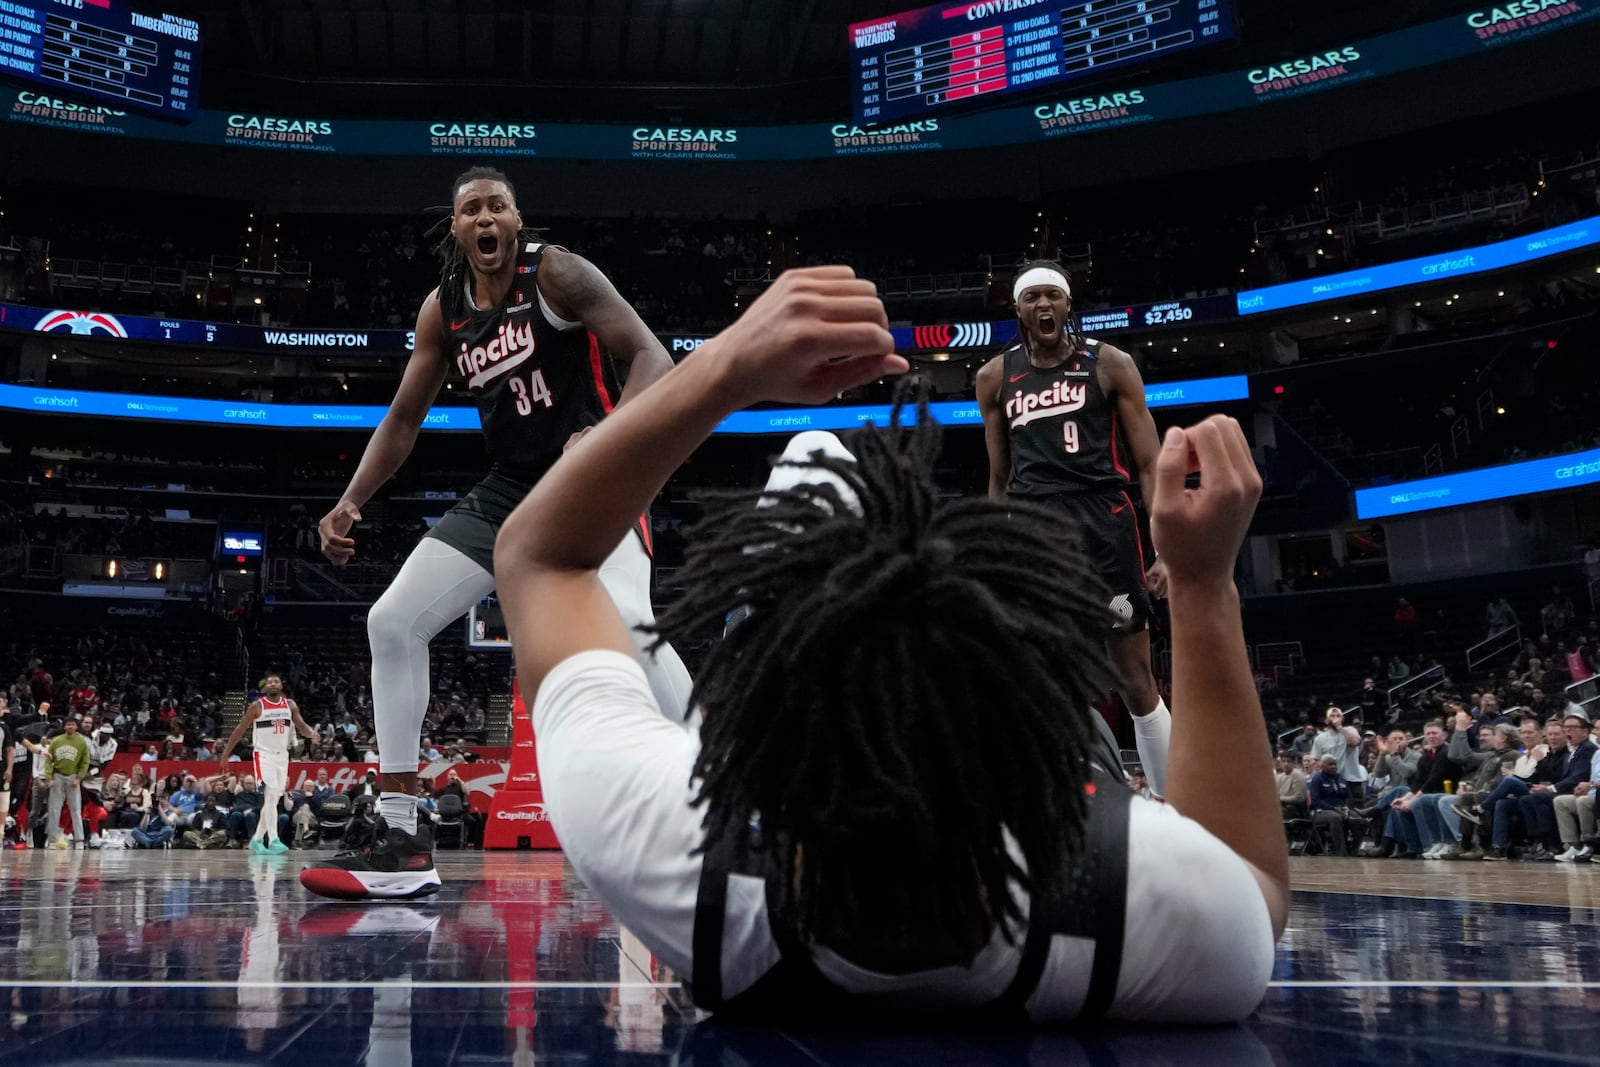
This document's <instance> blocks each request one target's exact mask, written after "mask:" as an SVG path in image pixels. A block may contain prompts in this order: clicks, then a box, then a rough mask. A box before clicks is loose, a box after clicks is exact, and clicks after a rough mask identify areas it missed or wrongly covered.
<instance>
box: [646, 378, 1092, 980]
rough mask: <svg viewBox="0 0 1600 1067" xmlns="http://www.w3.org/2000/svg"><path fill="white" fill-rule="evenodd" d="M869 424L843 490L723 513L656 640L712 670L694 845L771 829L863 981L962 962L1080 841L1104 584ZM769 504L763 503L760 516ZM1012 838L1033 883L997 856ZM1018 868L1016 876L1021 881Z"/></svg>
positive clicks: (1036, 522)
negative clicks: (942, 481) (726, 624)
mask: <svg viewBox="0 0 1600 1067" xmlns="http://www.w3.org/2000/svg"><path fill="white" fill-rule="evenodd" d="M903 403H904V396H903V394H902V397H901V399H900V400H899V401H897V403H896V406H895V413H894V416H893V418H892V427H894V428H890V429H882V430H880V429H875V428H870V427H869V428H868V429H867V430H865V431H863V432H862V433H861V435H860V436H859V438H858V439H856V440H855V441H853V442H852V445H853V449H854V451H855V455H856V457H857V461H856V462H855V463H850V462H848V461H841V460H837V459H833V458H829V457H826V456H823V455H822V454H820V453H818V454H815V455H814V457H813V458H814V463H815V465H816V466H818V467H821V468H824V469H826V470H829V471H832V472H833V473H834V474H836V475H838V477H839V478H841V479H843V481H844V482H845V483H846V484H848V485H849V486H850V487H851V488H852V489H853V490H854V492H855V494H856V497H857V498H858V500H859V508H860V510H859V513H858V512H857V511H856V510H854V509H853V508H852V507H851V505H850V504H849V503H848V502H847V499H846V498H842V497H841V495H840V493H839V491H838V490H837V488H836V487H835V486H832V485H827V484H814V485H813V484H808V485H800V486H798V487H796V488H794V489H792V490H789V491H785V492H781V493H760V494H755V495H754V496H752V495H750V494H740V495H738V496H733V495H729V494H722V495H721V496H720V497H718V498H717V499H716V500H715V501H714V502H713V503H712V504H711V506H710V507H709V508H708V513H707V515H706V518H705V520H704V521H703V523H702V524H701V527H700V530H701V533H700V536H698V537H697V538H695V539H694V540H693V542H692V544H691V548H690V550H689V553H688V559H687V562H686V565H685V569H684V572H683V573H684V578H685V584H686V587H687V590H688V592H687V593H686V594H685V596H684V597H683V598H682V599H681V600H679V601H678V602H677V603H675V604H674V605H672V606H671V607H670V608H669V609H667V610H666V611H665V612H664V613H663V614H662V616H661V618H660V621H659V623H658V624H657V627H656V629H657V630H658V631H659V633H660V634H661V635H663V636H664V639H668V640H671V641H672V642H674V643H677V642H681V641H685V640H689V639H693V638H699V637H703V636H704V635H705V634H706V632H707V631H710V630H714V629H719V628H721V627H722V625H723V620H724V618H725V617H726V615H727V613H728V612H730V611H732V610H735V609H737V608H739V607H741V606H745V605H748V606H749V607H750V611H749V613H748V616H747V618H746V619H745V620H744V621H743V622H741V623H740V624H739V625H737V626H735V627H734V628H732V629H731V630H730V631H729V632H728V634H727V636H726V638H725V639H724V640H722V641H721V642H720V643H718V644H717V645H716V646H715V647H714V648H713V649H712V651H711V652H710V654H709V655H708V657H707V659H706V661H705V663H704V666H703V667H702V669H701V671H700V674H699V677H698V679H697V680H696V682H695V688H694V695H693V701H692V703H694V704H695V705H697V706H699V707H701V708H702V709H703V710H704V713H705V724H704V726H703V728H702V730H701V743H702V748H701V753H700V757H699V760H698V762H697V763H696V764H695V768H694V774H695V776H696V777H697V778H699V779H700V791H699V795H698V797H697V799H696V803H704V804H706V806H707V812H706V820H705V828H706V838H705V845H704V849H705V850H706V851H708V852H710V851H712V850H714V849H715V848H716V846H717V844H718V842H720V841H723V840H724V839H726V838H727V837H728V836H729V835H737V834H741V833H743V832H745V831H746V828H747V826H750V825H752V824H753V822H755V823H758V824H759V826H760V840H761V841H762V842H763V847H764V848H765V849H767V850H768V852H769V853H770V855H771V859H772V861H773V863H774V864H775V866H776V870H777V875H778V880H779V883H778V884H779V885H781V886H782V887H784V893H785V895H786V896H787V897H788V899H787V900H785V901H784V905H783V908H782V912H783V914H784V915H785V916H786V918H787V920H788V921H789V922H791V923H793V924H794V927H795V928H796V929H797V930H798V931H799V932H800V933H801V934H802V935H803V936H810V937H814V938H815V939H816V940H817V941H819V942H821V943H823V944H827V945H829V946H830V947H832V948H835V949H836V950H839V951H849V950H850V949H855V950H856V951H855V952H854V953H853V954H852V956H851V958H852V959H853V960H855V961H856V962H858V963H860V964H861V965H863V966H869V967H870V966H873V963H874V959H876V960H877V961H878V962H879V963H880V964H882V965H883V966H884V967H885V969H892V968H894V967H896V966H899V967H901V968H902V969H911V968H913V967H915V966H923V965H926V966H936V965H939V964H941V963H942V964H965V963H966V962H968V961H969V960H970V959H971V957H972V955H973V954H974V953H975V952H976V951H977V950H978V949H979V948H981V947H982V945H984V944H985V943H986V942H987V940H988V939H989V938H990V937H992V936H993V932H994V928H995V925H996V924H997V923H999V924H1001V926H1002V929H1003V930H1004V933H1005V936H1006V937H1007V938H1008V939H1010V938H1013V937H1014V935H1015V933H1016V930H1015V928H1014V926H1013V922H1014V921H1017V920H1020V919H1021V915H1020V914H1019V910H1018V908H1017V906H1016V903H1015V901H1014V900H1013V899H1012V894H1011V892H1010V891H1009V889H1008V881H1009V880H1012V879H1014V880H1015V881H1016V882H1018V883H1020V884H1021V885H1022V886H1023V887H1025V888H1026V889H1027V890H1028V891H1029V892H1031V893H1036V894H1050V893H1053V892H1056V891H1058V890H1060V889H1061V888H1062V887H1063V885H1064V880H1065V875H1066V871H1067V868H1068V861H1069V860H1070V858H1071V856H1072V854H1073V853H1074V852H1075V851H1076V850H1078V849H1079V848H1080V847H1081V845H1082V842H1083V835H1084V820H1085V817H1086V806H1085V800H1084V783H1085V782H1086V780H1087V773H1088V772H1087V765H1086V758H1087V754H1088V751H1089V747H1090V744H1091V739H1092V738H1093V736H1094V732H1093V729H1092V727H1091V725H1090V723H1089V721H1088V718H1087V717H1088V716H1089V715H1091V714H1094V712H1093V711H1092V709H1091V707H1090V704H1091V701H1093V700H1094V699H1095V697H1096V696H1097V695H1098V694H1099V693H1101V692H1103V691H1105V690H1107V689H1109V687H1110V677H1111V676H1110V671H1109V667H1108V663H1107V658H1106V656H1107V654H1106V649H1105V642H1104V640H1103V633H1104V629H1105V615H1106V608H1105V604H1106V603H1107V602H1108V601H1109V599H1110V596H1109V592H1108V591H1107V589H1106V587H1105V586H1104V584H1103V583H1102V582H1101V581H1100V579H1099V578H1098V577H1097V576H1096V575H1095V574H1094V573H1093V572H1091V571H1090V570H1088V569H1087V568H1086V567H1085V566H1084V565H1083V562H1082V556H1081V555H1079V554H1078V553H1076V552H1075V551H1073V549H1072V546H1071V544H1070V543H1064V541H1065V535H1064V532H1063V530H1062V527H1061V524H1060V521H1059V519H1058V518H1057V517H1056V516H1055V515H1053V514H1051V513H1049V512H1046V511H1044V510H1042V509H1041V508H1039V507H1037V506H1033V505H1028V504H1022V503H1012V504H1009V505H1000V504H995V503H991V502H989V501H986V500H981V499H974V498H960V499H942V498H941V497H940V495H939V492H938V490H937V489H936V487H935V486H934V483H933V479H932V475H931V470H932V465H933V461H934V458H935V457H936V455H937V454H938V451H939V431H938V428H937V426H936V425H935V424H934V423H933V422H932V420H931V418H930V417H929V415H928V413H927V409H926V403H925V400H922V401H919V403H918V419H917V425H916V427H915V428H914V429H912V430H910V431H909V432H908V431H905V430H901V429H898V426H899V420H900V413H901V409H902V406H903ZM756 499H761V500H762V501H764V502H765V503H766V505H767V506H763V507H759V508H758V507H755V506H753V505H754V503H755V500H756ZM1008 834H1009V835H1010V837H1011V838H1012V839H1014V841H1015V844H1016V846H1017V847H1018V848H1019V850H1020V855H1021V857H1022V860H1023V861H1024V863H1023V864H1019V862H1018V861H1017V859H1016V858H1014V856H1013V854H1012V853H1010V852H1008V850H1007V835H1008ZM1024 864H1025V866H1024Z"/></svg>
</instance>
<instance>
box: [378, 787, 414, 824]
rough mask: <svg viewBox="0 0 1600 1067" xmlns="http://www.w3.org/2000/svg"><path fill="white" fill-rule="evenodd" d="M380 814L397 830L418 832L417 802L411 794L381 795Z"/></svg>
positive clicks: (379, 801)
mask: <svg viewBox="0 0 1600 1067" xmlns="http://www.w3.org/2000/svg"><path fill="white" fill-rule="evenodd" d="M378 814H379V815H382V816H383V821H384V822H386V823H388V824H389V825H390V826H392V827H394V828H395V829H396V830H404V831H405V832H406V833H408V834H414V833H416V832H417V802H416V800H415V799H414V798H413V797H412V796H411V794H410V793H380V794H379V795H378Z"/></svg>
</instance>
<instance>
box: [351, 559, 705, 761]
mask: <svg viewBox="0 0 1600 1067" xmlns="http://www.w3.org/2000/svg"><path fill="white" fill-rule="evenodd" d="M600 581H601V582H602V583H603V584H604V585H605V587H606V591H607V592H609V593H610V594H611V599H612V600H613V601H614V602H615V603H616V605H617V610H618V611H619V612H620V613H621V614H622V619H623V621H624V622H625V623H627V625H628V629H629V632H630V633H631V634H632V635H633V641H634V647H635V648H636V649H637V650H638V653H639V660H640V663H641V664H642V665H643V667H644V669H645V674H646V676H648V677H649V679H650V688H651V691H652V692H654V693H655V697H656V701H657V702H658V703H659V704H660V705H661V713H662V714H663V715H665V716H666V717H667V718H668V719H671V720H672V721H673V722H675V723H679V724H682V723H683V721H684V712H685V709H686V708H687V707H688V705H689V691H690V688H691V682H690V679H689V671H688V668H686V667H685V666H684V665H683V661H682V660H681V659H679V658H678V654H677V652H675V651H674V650H673V648H672V646H671V645H663V646H662V647H661V648H660V649H659V650H657V651H656V652H655V653H654V654H650V655H647V654H646V653H645V646H646V645H647V644H649V642H650V641H651V640H652V638H650V637H649V635H647V634H642V633H639V632H638V631H637V630H636V629H635V627H637V626H638V625H640V624H641V623H650V622H654V621H655V615H654V613H653V612H652V611H651V608H650V558H649V557H648V556H646V555H645V552H644V549H643V547H642V546H640V544H639V539H638V537H637V536H636V535H635V534H633V533H632V532H629V533H628V535H627V536H625V537H624V538H623V539H622V543H621V544H620V545H618V546H617V548H616V551H614V552H612V553H611V555H610V557H609V558H607V560H606V561H605V563H604V564H603V565H601V567H600ZM493 591H494V576H493V575H492V574H490V573H489V572H488V571H486V570H484V569H483V568H482V567H480V566H478V565H477V564H476V563H474V562H472V560H471V559H469V558H468V557H467V556H466V555H465V554H463V553H461V552H459V551H457V550H456V549H454V548H452V547H451V546H449V545H447V544H445V543H444V542H443V541H440V540H438V539H437V538H433V537H424V538H423V539H422V541H421V542H420V543H419V544H418V545H417V547H416V550H415V551H413V552H412V553H411V556H410V558H409V559H407V560H406V562H405V566H403V567H401V568H400V573H399V574H398V575H396V576H395V580H394V583H393V584H392V585H390V586H389V588H388V590H387V591H386V592H385V593H384V594H383V596H382V597H380V598H379V600H378V602H377V603H376V604H374V605H372V611H371V612H370V613H369V614H368V615H367V636H368V638H369V639H370V640H371V642H372V703H373V711H374V715H375V719H376V726H377V734H378V754H379V757H380V759H381V760H382V763H381V768H382V770H383V772H384V773H385V774H400V773H407V772H413V771H415V770H416V769H417V749H418V746H419V744H420V742H421V738H422V717H423V715H424V714H426V712H427V710H428V696H429V693H430V687H429V678H428V643H429V642H430V641H432V640H433V638H434V635H436V634H438V633H439V631H441V630H443V629H444V628H445V627H446V626H448V625H450V624H451V623H453V622H455V621H456V620H457V619H459V618H461V617H462V616H463V615H465V614H466V613H467V611H468V609H470V608H471V607H472V605H474V604H476V603H477V602H478V601H479V600H482V599H483V598H484V597H485V596H487V595H489V593H491V592H493ZM552 622H553V623H554V624H559V620H552ZM527 699H528V700H530V701H531V700H532V699H533V694H532V693H529V694H528V695H527Z"/></svg>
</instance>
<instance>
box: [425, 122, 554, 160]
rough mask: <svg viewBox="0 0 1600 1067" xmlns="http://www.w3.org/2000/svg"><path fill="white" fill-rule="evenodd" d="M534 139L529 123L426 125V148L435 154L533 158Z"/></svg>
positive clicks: (531, 126)
mask: <svg viewBox="0 0 1600 1067" xmlns="http://www.w3.org/2000/svg"><path fill="white" fill-rule="evenodd" d="M536 136H537V131H536V130H535V128H534V125H533V123H531V122H434V123H430V124H429V126H428V148H429V150H430V151H432V152H433V153H434V154H435V155H449V154H453V153H456V152H481V153H484V154H485V155H491V156H536V155H538V154H539V150H538V145H537V143H536V141H535V137H536Z"/></svg>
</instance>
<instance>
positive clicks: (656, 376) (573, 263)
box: [537, 248, 672, 407]
mask: <svg viewBox="0 0 1600 1067" xmlns="http://www.w3.org/2000/svg"><path fill="white" fill-rule="evenodd" d="M542 266H543V269H542V270H541V271H540V272H539V273H538V275H537V278H538V284H539V291H540V292H541V293H543V294H544V298H545V300H546V301H547V302H548V303H549V304H550V310H551V311H554V312H555V313H556V314H557V315H559V316H561V317H562V318H564V319H566V320H568V321H569V322H581V323H583V325H584V327H585V328H586V329H587V330H588V331H589V332H590V333H592V334H594V336H595V339H596V340H597V341H599V342H600V345H601V347H603V348H604V349H605V350H606V351H608V352H610V353H611V358H612V359H614V360H616V361H617V362H618V363H622V364H625V365H626V366H627V368H628V380H627V382H626V384H624V385H623V387H622V396H621V397H619V398H618V399H617V407H621V406H622V405H624V404H626V403H628V402H629V401H630V400H632V399H633V398H634V397H636V396H638V395H639V394H640V393H641V392H643V391H644V390H645V389H647V388H649V387H650V386H651V385H653V384H654V383H655V382H657V381H659V380H661V378H662V376H663V375H665V374H666V373H667V371H669V370H671V369H672V357H671V356H669V355H667V350H666V349H665V348H662V347H661V342H660V341H658V340H656V336H655V334H653V333H651V332H650V327H648V326H646V325H645V324H644V320H643V319H641V318H640V317H639V313H638V312H636V311H634V310H633V307H632V305H630V304H629V303H628V302H627V301H626V300H624V299H622V294H621V293H618V292H617V288H616V286H614V285H612V284H611V280H610V279H609V278H607V277H606V276H605V275H604V274H603V273H601V271H600V268H598V267H596V266H595V265H594V264H593V263H590V262H589V261H588V260H587V259H584V258H583V257H582V256H580V255H578V254H576V253H574V252H568V251H565V250H564V249H560V248H551V249H548V250H547V251H546V252H545V256H544V262H543V264H542Z"/></svg>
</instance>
